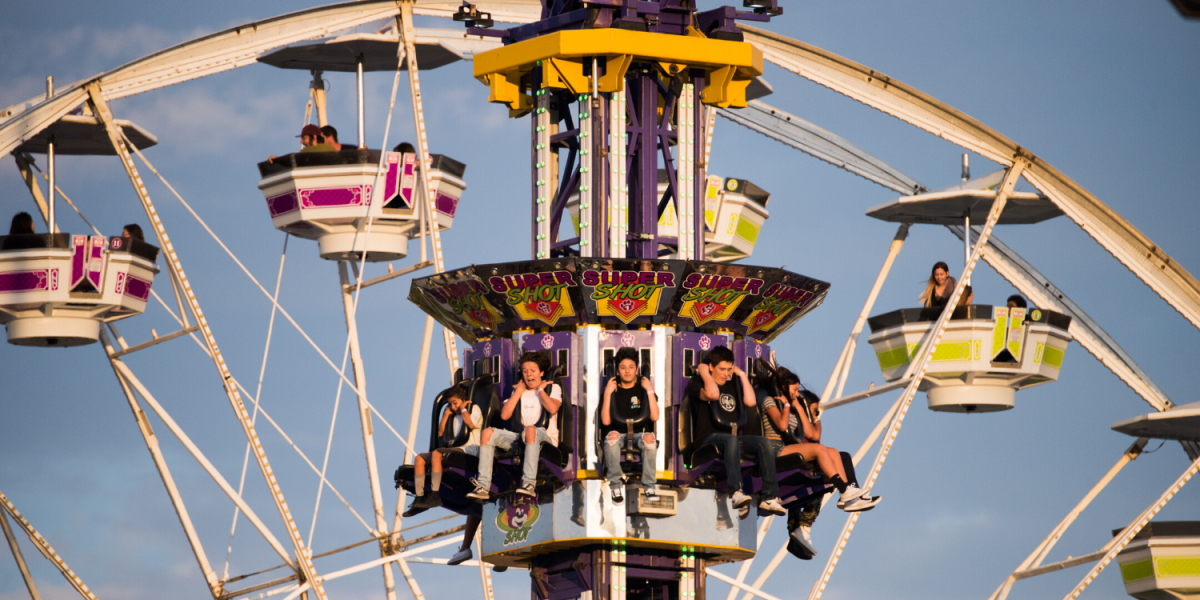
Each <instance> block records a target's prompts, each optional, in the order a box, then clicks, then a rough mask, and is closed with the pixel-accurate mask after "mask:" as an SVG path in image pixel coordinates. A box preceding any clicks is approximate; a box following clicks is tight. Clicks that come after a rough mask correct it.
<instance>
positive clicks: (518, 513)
mask: <svg viewBox="0 0 1200 600" xmlns="http://www.w3.org/2000/svg"><path fill="white" fill-rule="evenodd" d="M505 500H506V499H505V498H501V499H500V502H499V503H498V504H497V505H496V508H497V514H496V528H497V529H499V530H500V531H502V532H504V545H505V546H511V545H512V544H516V543H519V542H524V541H525V540H527V539H528V538H529V532H530V531H531V530H532V529H533V525H534V524H535V523H537V520H538V517H540V516H541V513H542V510H541V508H539V507H538V504H537V500H536V499H534V498H529V497H526V496H521V495H515V496H514V497H513V498H511V499H507V502H506V501H505Z"/></svg>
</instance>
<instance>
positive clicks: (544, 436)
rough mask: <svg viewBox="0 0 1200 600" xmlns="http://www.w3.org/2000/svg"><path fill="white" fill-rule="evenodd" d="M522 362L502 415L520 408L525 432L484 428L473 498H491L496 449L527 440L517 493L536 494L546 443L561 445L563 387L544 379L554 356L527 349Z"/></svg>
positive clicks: (510, 417)
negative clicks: (539, 467)
mask: <svg viewBox="0 0 1200 600" xmlns="http://www.w3.org/2000/svg"><path fill="white" fill-rule="evenodd" d="M519 364H520V366H521V380H520V381H518V382H517V385H515V386H513V394H512V397H510V398H509V399H508V400H505V401H504V406H503V407H501V409H500V418H502V419H505V420H508V419H512V418H514V415H513V413H514V412H517V409H518V408H520V413H519V418H520V424H521V427H522V434H521V435H518V434H516V433H513V432H511V431H507V430H504V429H496V428H493V427H489V428H487V429H484V430H483V436H482V437H481V438H480V441H481V444H480V448H479V477H478V478H476V479H474V480H473V481H472V483H474V484H475V491H473V492H471V493H469V494H467V496H468V497H470V498H475V499H476V500H480V501H483V500H487V499H488V497H489V490H490V489H491V485H492V462H493V458H494V457H495V453H496V448H500V449H501V450H508V449H510V448H512V446H513V443H514V442H517V443H522V442H523V444H522V445H524V447H525V457H524V460H523V461H522V462H521V485H520V487H518V488H517V493H518V494H524V495H526V496H533V497H536V496H537V491H536V489H535V486H536V484H537V467H538V457H539V456H540V455H541V452H542V444H543V443H545V442H550V443H551V444H554V446H556V447H557V446H558V422H557V420H556V419H555V418H554V415H556V414H558V409H559V407H560V406H561V405H562V388H561V387H560V386H559V385H558V384H555V383H552V382H550V381H546V380H544V379H543V378H544V377H545V376H546V371H548V370H550V357H549V356H547V355H546V354H543V353H541V352H526V353H525V354H523V355H521V359H520V361H519ZM543 418H545V420H546V421H547V423H546V426H545V427H541V426H539V425H538V423H540V422H541V421H542V420H543Z"/></svg>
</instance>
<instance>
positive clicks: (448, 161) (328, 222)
mask: <svg viewBox="0 0 1200 600" xmlns="http://www.w3.org/2000/svg"><path fill="white" fill-rule="evenodd" d="M384 154H385V155H384V168H383V169H380V168H379V152H378V151H376V150H356V149H351V150H342V151H341V152H310V153H295V154H288V155H285V156H281V157H277V158H275V159H274V160H273V161H267V162H262V163H259V165H258V168H259V172H260V173H261V174H262V181H261V182H259V184H258V188H259V189H260V190H262V192H263V196H265V197H266V200H267V210H268V211H269V212H270V215H271V223H272V224H273V225H275V228H276V229H278V230H280V231H284V232H287V233H290V234H292V235H294V236H297V237H301V238H305V239H310V240H316V241H317V243H318V245H319V248H320V253H321V258H324V259H327V260H353V259H356V258H361V256H362V253H363V252H366V253H367V258H366V260H368V261H372V262H375V261H388V260H396V259H400V258H404V257H405V256H407V255H408V240H409V239H411V238H414V237H417V236H419V235H420V234H421V230H420V227H421V224H420V213H421V210H420V208H419V207H418V206H417V202H418V201H419V197H420V191H419V190H420V181H421V178H420V176H419V167H418V165H417V158H416V154H415V153H411V152H409V153H401V152H387V153H384ZM429 158H430V165H429V167H430V171H429V175H430V184H431V185H432V186H433V188H434V193H435V194H436V197H435V202H436V206H437V212H436V213H435V214H436V216H437V220H436V223H437V227H438V229H439V230H441V231H445V230H447V229H449V228H450V227H451V226H452V225H453V224H454V215H455V213H456V212H457V211H458V200H459V198H460V197H461V196H462V193H463V190H465V189H466V187H467V185H466V183H464V182H463V180H462V177H463V173H464V172H465V170H466V166H465V165H463V164H462V163H460V162H458V161H456V160H454V159H452V158H450V157H448V156H442V155H439V154H433V155H430V157H429ZM376 185H378V186H381V187H382V188H383V193H382V194H375V193H373V190H374V186H376ZM368 204H370V206H369V207H368ZM368 218H369V219H370V220H371V221H372V222H371V228H370V232H369V233H368V231H367V220H368Z"/></svg>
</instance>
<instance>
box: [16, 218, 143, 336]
mask: <svg viewBox="0 0 1200 600" xmlns="http://www.w3.org/2000/svg"><path fill="white" fill-rule="evenodd" d="M0 247H2V248H3V250H0V323H2V324H4V325H5V326H6V328H7V332H8V341H9V343H11V344H16V345H19V346H50V347H67V346H80V345H84V344H90V343H92V342H95V341H96V340H97V339H99V337H100V324H101V323H107V322H110V321H117V320H120V319H124V318H126V317H131V316H133V315H137V314H141V313H142V312H143V311H145V310H146V301H147V300H149V299H150V286H151V285H152V284H153V283H154V276H155V275H157V274H158V266H157V265H156V264H155V261H156V260H157V258H158V248H156V247H154V246H151V245H150V244H146V243H144V242H141V241H138V240H133V239H130V238H123V237H111V238H106V237H104V236H96V235H94V236H86V235H70V234H67V233H59V234H55V235H36V234H30V235H9V236H3V237H0Z"/></svg>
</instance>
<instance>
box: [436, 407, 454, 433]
mask: <svg viewBox="0 0 1200 600" xmlns="http://www.w3.org/2000/svg"><path fill="white" fill-rule="evenodd" d="M452 414H454V411H452V410H444V411H442V422H441V423H438V435H446V423H448V422H450V415H452Z"/></svg>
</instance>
